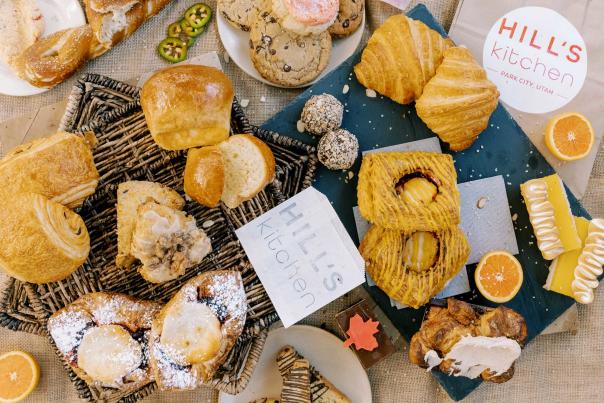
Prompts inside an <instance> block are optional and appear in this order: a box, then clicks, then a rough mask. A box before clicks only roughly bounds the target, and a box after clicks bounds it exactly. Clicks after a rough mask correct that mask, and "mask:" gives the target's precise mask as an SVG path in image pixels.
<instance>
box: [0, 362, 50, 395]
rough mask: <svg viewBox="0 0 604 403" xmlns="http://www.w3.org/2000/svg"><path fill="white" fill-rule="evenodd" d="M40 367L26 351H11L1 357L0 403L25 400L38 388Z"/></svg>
mask: <svg viewBox="0 0 604 403" xmlns="http://www.w3.org/2000/svg"><path fill="white" fill-rule="evenodd" d="M39 379H40V367H39V366H38V363H37V362H36V360H35V358H34V357H32V356H31V355H30V354H28V353H26V352H24V351H11V352H8V353H6V354H3V355H2V356H0V402H2V403H14V402H19V401H21V400H23V399H25V398H26V397H27V396H29V394H30V393H31V392H33V390H34V389H35V388H36V386H38V381H39Z"/></svg>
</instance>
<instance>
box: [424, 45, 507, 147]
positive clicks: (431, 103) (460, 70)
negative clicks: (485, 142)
mask: <svg viewBox="0 0 604 403" xmlns="http://www.w3.org/2000/svg"><path fill="white" fill-rule="evenodd" d="M498 99H499V91H497V87H496V86H495V84H493V83H492V82H491V81H489V79H488V78H487V73H486V72H485V71H484V69H483V68H482V67H481V66H480V65H479V64H478V63H477V62H476V60H474V57H472V54H471V53H470V51H469V50H468V49H466V48H458V47H453V48H449V49H447V50H446V51H445V53H444V59H443V61H442V64H441V65H440V66H439V67H438V69H437V70H436V74H435V75H434V77H432V79H431V80H430V81H429V82H428V84H427V85H426V87H425V88H424V91H423V93H422V96H421V97H420V98H419V99H418V100H417V102H416V104H415V108H416V109H417V115H418V116H419V117H420V119H421V120H423V121H424V123H426V125H427V126H428V127H429V128H430V129H431V130H432V131H433V132H434V133H436V134H437V135H438V137H440V139H441V140H442V141H444V142H446V143H449V146H450V148H451V150H453V151H462V150H465V149H466V148H468V147H470V146H471V145H472V143H474V141H475V140H476V138H477V137H478V135H479V134H480V133H482V131H483V130H484V129H486V127H487V125H488V123H489V118H490V117H491V114H492V113H493V111H494V110H495V108H497V101H498Z"/></svg>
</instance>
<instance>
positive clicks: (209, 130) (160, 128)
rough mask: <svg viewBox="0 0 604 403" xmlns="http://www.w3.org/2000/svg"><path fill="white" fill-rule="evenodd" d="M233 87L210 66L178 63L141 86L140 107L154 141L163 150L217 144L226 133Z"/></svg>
mask: <svg viewBox="0 0 604 403" xmlns="http://www.w3.org/2000/svg"><path fill="white" fill-rule="evenodd" d="M233 97H234V92H233V86H232V84H231V81H230V80H229V78H228V77H227V76H226V75H225V74H224V73H222V72H221V71H220V70H217V69H215V68H212V67H206V66H193V65H182V66H175V67H170V68H167V69H164V70H160V71H159V72H157V73H155V74H154V75H153V76H151V78H149V80H147V82H146V83H145V84H144V85H143V89H142V91H141V106H142V108H143V112H144V114H145V119H146V121H147V126H148V127H149V131H150V132H151V136H153V139H154V140H155V142H156V143H157V144H158V145H159V146H160V147H162V148H165V149H166V150H185V149H187V148H193V147H199V146H206V145H213V144H218V143H220V142H221V141H223V140H226V139H227V138H228V136H229V128H230V121H231V106H232V103H233Z"/></svg>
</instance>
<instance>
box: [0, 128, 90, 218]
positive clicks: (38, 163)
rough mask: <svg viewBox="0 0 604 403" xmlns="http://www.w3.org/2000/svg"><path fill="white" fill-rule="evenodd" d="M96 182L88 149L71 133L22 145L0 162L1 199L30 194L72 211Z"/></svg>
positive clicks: (83, 141)
mask: <svg viewBox="0 0 604 403" xmlns="http://www.w3.org/2000/svg"><path fill="white" fill-rule="evenodd" d="M98 181H99V173H98V172H97V170H96V167H95V165H94V160H93V159H92V151H91V150H90V147H89V146H88V144H87V143H86V141H85V140H84V138H83V137H82V136H78V135H75V134H71V133H66V132H59V133H57V134H54V135H52V136H49V137H45V138H42V139H38V140H34V141H32V142H29V143H26V144H22V145H20V146H18V147H17V148H15V149H14V150H13V151H11V152H10V153H8V155H7V156H6V157H4V159H2V161H0V184H1V185H0V197H6V196H8V197H10V196H11V195H13V194H15V193H20V192H32V193H38V194H41V195H44V196H46V197H48V198H49V199H51V200H52V201H55V202H57V203H61V204H63V205H65V206H67V207H69V208H75V207H78V206H80V205H81V204H82V203H83V202H84V200H85V199H86V198H87V197H88V196H90V195H91V194H93V193H94V191H95V190H96V186H97V184H98ZM3 195H6V196H3Z"/></svg>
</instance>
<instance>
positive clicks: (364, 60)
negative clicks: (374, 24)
mask: <svg viewBox="0 0 604 403" xmlns="http://www.w3.org/2000/svg"><path fill="white" fill-rule="evenodd" d="M450 46H452V42H451V41H450V40H449V39H444V38H443V37H442V36H440V34H439V33H438V32H436V31H434V30H432V29H430V28H428V27H427V26H426V25H425V24H424V23H422V22H421V21H417V20H413V19H411V18H408V17H406V16H404V15H403V14H399V15H393V16H392V17H390V18H388V19H387V20H386V21H385V22H384V24H383V25H382V26H380V27H379V28H378V29H376V30H375V32H374V33H373V35H372V36H371V38H369V42H368V43H367V47H366V48H365V50H363V54H362V56H361V62H360V63H359V64H357V65H356V66H354V72H355V75H356V77H357V79H358V80H359V82H360V83H361V84H362V85H363V86H365V87H367V88H371V89H372V90H375V91H377V92H379V93H380V94H382V95H384V96H386V97H388V98H390V99H392V100H393V101H395V102H398V103H400V104H408V103H410V102H413V101H414V100H416V99H417V98H419V97H420V95H421V94H422V91H423V90H424V86H425V85H426V84H427V83H428V81H429V80H430V79H431V78H432V76H434V74H435V73H436V68H437V67H438V66H439V65H440V63H441V62H442V60H443V53H444V51H445V50H446V49H447V48H449V47H450Z"/></svg>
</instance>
